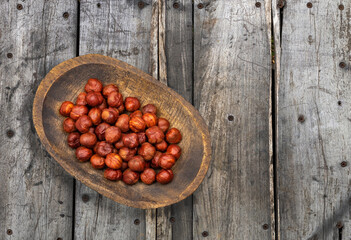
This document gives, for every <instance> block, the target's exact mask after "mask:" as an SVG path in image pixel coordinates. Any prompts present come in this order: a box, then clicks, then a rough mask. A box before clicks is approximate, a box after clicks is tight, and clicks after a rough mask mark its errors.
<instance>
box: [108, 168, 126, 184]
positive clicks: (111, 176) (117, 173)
mask: <svg viewBox="0 0 351 240" xmlns="http://www.w3.org/2000/svg"><path fill="white" fill-rule="evenodd" d="M104 178H106V179H108V180H111V181H117V180H121V179H122V171H121V170H115V169H111V168H107V169H106V170H105V171H104Z"/></svg>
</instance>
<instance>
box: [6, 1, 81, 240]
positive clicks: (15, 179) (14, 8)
mask: <svg viewBox="0 0 351 240" xmlns="http://www.w3.org/2000/svg"><path fill="white" fill-rule="evenodd" d="M76 11H77V3H76V1H74V0H60V1H59V0H53V1H44V0H35V1H34V0H27V1H20V2H19V1H18V2H17V1H1V3H0V12H1V16H0V22H1V23H2V24H1V27H0V32H1V34H0V35H1V36H0V49H1V54H0V78H1V81H0V101H1V103H2V104H1V105H0V112H1V114H0V120H1V125H0V129H1V138H0V142H1V144H0V150H1V155H0V162H1V164H2V166H1V168H0V182H1V187H0V228H1V231H0V239H10V238H11V239H59V238H62V239H71V238H72V204H73V194H72V192H73V178H72V177H70V176H69V175H68V174H67V173H66V172H65V171H64V170H63V169H62V168H61V167H60V166H59V165H58V164H57V163H56V162H55V161H54V160H53V159H51V157H50V156H49V155H48V154H47V152H46V151H45V150H44V149H43V148H42V147H41V144H40V142H39V139H38V138H37V136H36V134H35V130H34V127H33V124H32V103H33V98H34V94H35V91H36V89H37V86H38V85H39V83H40V81H41V79H42V78H43V77H44V76H45V75H46V73H47V72H48V71H49V70H50V69H51V68H52V67H54V66H55V65H56V64H58V63H60V62H62V61H64V60H66V59H69V58H72V57H74V56H75V54H76V49H75V43H76V17H77V16H76ZM65 12H67V13H68V15H65V16H66V18H65V17H64V15H63V14H64V13H65Z"/></svg>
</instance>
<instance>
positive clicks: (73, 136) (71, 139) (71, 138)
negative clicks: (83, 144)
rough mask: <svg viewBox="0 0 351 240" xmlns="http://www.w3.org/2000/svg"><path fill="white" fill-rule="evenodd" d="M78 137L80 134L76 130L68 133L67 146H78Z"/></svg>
mask: <svg viewBox="0 0 351 240" xmlns="http://www.w3.org/2000/svg"><path fill="white" fill-rule="evenodd" d="M79 138H80V134H79V133H77V132H73V133H70V134H68V136H67V143H68V146H70V147H71V148H77V147H79V146H80V141H79Z"/></svg>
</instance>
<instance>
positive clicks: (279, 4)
mask: <svg viewBox="0 0 351 240" xmlns="http://www.w3.org/2000/svg"><path fill="white" fill-rule="evenodd" d="M284 5H285V2H284V0H279V1H278V5H277V6H278V8H283V7H284Z"/></svg>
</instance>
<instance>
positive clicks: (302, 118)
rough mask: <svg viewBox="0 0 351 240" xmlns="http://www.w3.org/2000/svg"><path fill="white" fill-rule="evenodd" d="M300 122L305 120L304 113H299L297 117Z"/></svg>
mask: <svg viewBox="0 0 351 240" xmlns="http://www.w3.org/2000/svg"><path fill="white" fill-rule="evenodd" d="M297 120H298V121H299V122H300V123H303V122H304V121H305V116H304V115H300V116H299V117H298V119H297Z"/></svg>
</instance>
